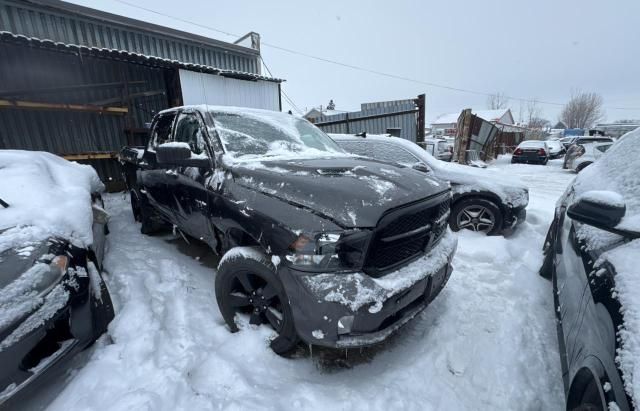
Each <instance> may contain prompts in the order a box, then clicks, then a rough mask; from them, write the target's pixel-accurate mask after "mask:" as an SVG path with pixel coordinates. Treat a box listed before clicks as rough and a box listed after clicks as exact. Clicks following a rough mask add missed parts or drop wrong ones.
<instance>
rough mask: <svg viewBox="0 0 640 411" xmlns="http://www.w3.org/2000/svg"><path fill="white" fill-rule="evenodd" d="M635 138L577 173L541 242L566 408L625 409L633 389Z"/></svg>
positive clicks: (639, 138) (638, 184) (637, 246)
mask: <svg viewBox="0 0 640 411" xmlns="http://www.w3.org/2000/svg"><path fill="white" fill-rule="evenodd" d="M639 142H640V133H629V134H627V135H626V136H624V137H622V139H621V140H620V141H619V142H618V143H616V144H614V145H613V146H612V147H611V148H610V149H609V150H608V151H607V152H606V153H605V154H604V155H603V156H602V157H601V158H600V159H599V160H598V162H596V163H594V164H593V165H592V166H590V167H589V168H587V169H585V170H584V171H583V172H582V173H581V174H579V175H578V176H577V177H576V179H575V181H574V182H573V183H572V185H571V186H570V187H569V189H568V190H567V192H566V193H565V194H564V196H563V197H562V198H561V199H560V201H559V202H558V204H557V208H556V212H555V218H554V220H553V222H552V224H551V227H550V229H549V232H548V234H547V238H546V241H545V244H544V253H545V259H544V263H543V266H542V268H541V270H540V274H541V275H542V276H543V277H546V278H550V279H552V282H553V297H554V302H555V315H556V322H557V335H558V343H559V346H560V361H561V365H562V373H563V383H564V389H565V393H566V402H567V409H568V410H575V409H581V410H606V409H620V410H629V409H631V408H632V404H633V403H634V402H636V401H637V398H633V397H634V396H633V394H634V393H635V392H636V391H638V392H640V390H638V388H640V387H637V386H638V384H637V383H636V382H635V381H634V379H633V370H634V369H635V368H637V367H638V366H639V365H640V364H638V363H640V360H638V363H636V361H637V360H636V359H638V358H640V355H638V354H639V353H638V351H640V347H638V344H636V343H635V342H634V341H635V338H636V337H635V336H637V335H638V333H639V331H640V329H637V328H636V327H637V326H639V327H638V328H640V323H639V321H638V316H639V315H640V314H639V313H640V311H639V310H638V307H637V306H636V304H638V303H637V302H636V301H637V295H638V293H639V292H640V286H637V285H636V284H638V282H637V276H638V274H640V273H639V272H638V269H637V257H638V256H639V255H640V179H639V178H638V177H637V170H638V169H639V168H640V160H639V158H640V150H639V149H638V147H639V146H640V145H639V144H638V143H639ZM614 405H615V406H614Z"/></svg>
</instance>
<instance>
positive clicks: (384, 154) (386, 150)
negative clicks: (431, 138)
mask: <svg viewBox="0 0 640 411" xmlns="http://www.w3.org/2000/svg"><path fill="white" fill-rule="evenodd" d="M374 158H376V159H378V160H384V161H390V162H393V163H400V164H404V165H408V166H412V165H414V164H415V163H418V162H421V161H420V160H419V159H418V158H416V156H414V155H413V154H411V153H410V152H409V151H408V150H405V149H404V148H403V147H400V146H397V145H395V144H387V143H382V142H376V143H375V146H374Z"/></svg>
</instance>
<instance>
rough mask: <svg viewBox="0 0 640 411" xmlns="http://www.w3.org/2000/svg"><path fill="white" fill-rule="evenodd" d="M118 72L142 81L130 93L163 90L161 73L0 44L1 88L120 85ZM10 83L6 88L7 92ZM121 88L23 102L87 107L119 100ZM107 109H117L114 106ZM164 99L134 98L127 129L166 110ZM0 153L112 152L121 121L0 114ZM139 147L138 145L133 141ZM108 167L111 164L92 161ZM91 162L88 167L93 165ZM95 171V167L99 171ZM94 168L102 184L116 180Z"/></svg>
mask: <svg viewBox="0 0 640 411" xmlns="http://www.w3.org/2000/svg"><path fill="white" fill-rule="evenodd" d="M122 73H126V76H127V77H128V80H129V81H130V82H131V81H137V80H144V81H146V84H135V85H130V86H129V88H130V93H137V92H144V91H153V90H165V88H166V86H165V81H164V70H163V69H159V68H151V67H146V66H142V65H138V64H128V63H125V62H119V61H109V60H105V59H98V58H93V57H87V56H82V57H79V56H74V55H72V54H64V53H58V52H55V51H47V50H42V49H33V48H26V47H20V46H16V45H11V44H3V45H2V47H0V78H5V79H8V78H10V79H11V81H10V83H6V82H5V83H3V88H4V89H5V90H6V89H14V90H18V89H37V88H41V87H52V86H64V85H76V84H91V83H107V82H121V81H122V77H121V76H122ZM9 84H10V87H9ZM121 93H122V89H119V88H109V89H104V88H102V89H100V88H95V89H80V90H71V91H57V92H55V93H39V94H37V95H31V96H25V97H24V98H23V99H25V100H32V101H33V100H35V101H40V102H52V103H78V104H87V103H89V102H92V101H99V100H104V99H109V98H114V97H119V96H120V95H121ZM112 105H118V103H114V104H112ZM168 106H169V105H168V101H167V97H166V95H162V94H160V95H155V96H148V97H140V98H136V99H134V100H133V103H132V104H130V105H129V110H130V115H131V121H132V123H131V126H132V127H134V128H143V127H144V123H145V122H148V121H150V120H151V118H152V115H153V113H154V112H158V111H159V110H162V109H165V108H168ZM0 124H2V127H0V148H5V149H26V150H44V151H49V152H52V153H56V154H70V153H82V152H93V151H118V150H119V149H120V148H121V147H122V146H124V145H127V144H131V143H136V142H132V141H127V140H128V139H127V135H126V134H125V128H126V127H127V126H128V124H127V119H126V117H125V116H115V115H101V114H97V113H83V112H71V111H38V110H14V109H0ZM137 143H139V142H137ZM92 161H93V163H97V162H102V163H109V162H113V163H115V161H114V160H92ZM93 163H92V164H93ZM100 167H101V168H100ZM100 167H99V168H97V169H98V171H99V175H100V177H101V178H102V179H103V181H109V180H110V179H115V180H119V179H120V175H119V172H118V171H117V168H116V167H115V166H113V165H109V164H106V165H101V166H100Z"/></svg>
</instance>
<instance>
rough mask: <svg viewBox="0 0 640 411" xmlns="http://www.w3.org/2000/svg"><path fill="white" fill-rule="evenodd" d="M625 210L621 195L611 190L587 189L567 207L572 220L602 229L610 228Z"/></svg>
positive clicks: (617, 222)
mask: <svg viewBox="0 0 640 411" xmlns="http://www.w3.org/2000/svg"><path fill="white" fill-rule="evenodd" d="M625 212H626V206H625V204H624V199H623V198H622V196H621V195H620V194H618V193H616V192H613V191H587V192H586V193H584V194H582V195H580V196H579V197H578V198H577V199H576V201H574V202H573V204H571V205H570V206H569V208H568V209H567V215H568V216H569V218H571V219H572V220H575V221H578V222H581V223H583V224H587V225H590V226H593V227H597V228H600V229H602V230H607V231H614V232H617V231H618V230H612V229H613V228H614V227H615V226H617V225H618V224H619V223H620V221H621V220H622V217H624V214H625Z"/></svg>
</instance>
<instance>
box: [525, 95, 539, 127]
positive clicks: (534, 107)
mask: <svg viewBox="0 0 640 411" xmlns="http://www.w3.org/2000/svg"><path fill="white" fill-rule="evenodd" d="M540 111H541V110H540V106H538V101H537V100H536V99H533V100H530V101H528V102H527V124H528V125H529V127H531V122H532V120H533V119H536V118H540Z"/></svg>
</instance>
